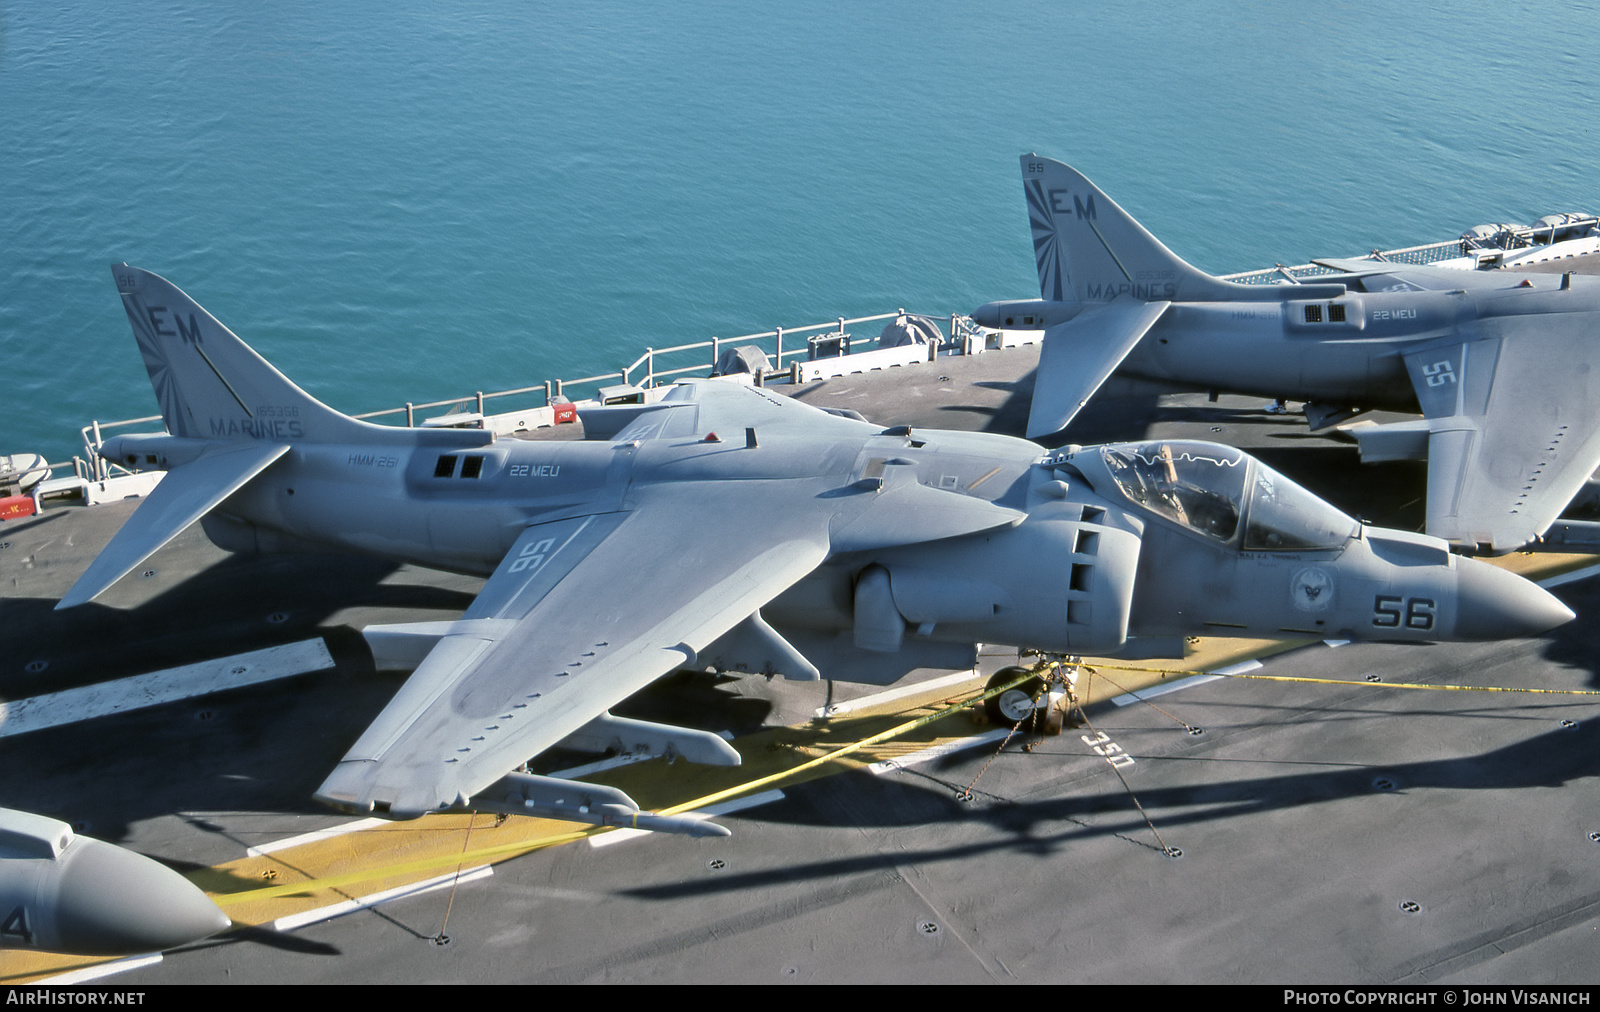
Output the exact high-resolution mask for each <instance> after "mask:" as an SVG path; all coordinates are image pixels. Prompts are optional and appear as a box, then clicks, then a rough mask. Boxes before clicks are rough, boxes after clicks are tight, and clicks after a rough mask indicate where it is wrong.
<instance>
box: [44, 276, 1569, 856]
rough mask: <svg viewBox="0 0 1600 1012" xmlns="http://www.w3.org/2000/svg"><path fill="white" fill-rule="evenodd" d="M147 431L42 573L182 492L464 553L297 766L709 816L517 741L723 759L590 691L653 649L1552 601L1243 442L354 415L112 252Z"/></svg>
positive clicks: (337, 802) (651, 411)
mask: <svg viewBox="0 0 1600 1012" xmlns="http://www.w3.org/2000/svg"><path fill="white" fill-rule="evenodd" d="M112 272H113V274H114V275H115V277H116V282H117V288H118V290H119V291H120V292H121V293H122V299H123V305H124V308H125V309H126V311H127V315H128V319H129V320H130V321H131V322H132V324H133V330H134V334H135V336H136V338H137V339H138V343H139V349H140V351H141V353H142V354H143V356H144V360H145V365H146V367H147V368H148V370H149V373H150V379H151V382H152V384H153V385H154V387H155V390H156V395H157V400H158V401H159V402H160V405H161V412H162V416H163V418H164V420H165V422H166V425H167V429H168V432H167V433H164V434H155V435H139V436H120V437H117V438H114V439H109V440H107V441H106V442H105V444H104V446H103V447H102V448H101V453H102V454H103V455H104V456H105V457H106V458H107V459H110V460H113V461H116V462H117V463H119V464H122V465H125V466H127V467H132V468H159V469H165V470H166V471H167V474H166V475H165V477H164V478H163V479H162V481H161V483H160V484H159V485H158V486H156V488H155V490H154V491H153V492H152V493H151V494H150V496H149V497H148V498H147V499H146V501H145V502H144V503H143V504H142V505H141V506H140V507H139V508H138V510H136V511H135V512H134V513H133V515H132V517H131V518H130V519H129V520H128V522H127V524H126V525H125V526H124V527H123V528H122V530H121V531H120V532H119V533H118V534H117V535H116V537H115V538H113V539H112V541H111V542H110V544H108V545H107V547H106V548H105V549H104V550H103V551H102V553H101V554H100V556H99V557H98V558H97V559H95V561H94V562H93V563H92V564H91V565H90V567H89V568H88V570H87V571H85V573H84V575H83V576H82V577H81V578H80V579H79V581H78V582H77V583H76V584H75V585H74V586H73V587H72V588H71V590H70V591H69V592H68V593H67V594H66V596H65V597H63V599H62V600H61V602H60V604H59V605H58V607H61V608H67V607H71V606H74V605H79V604H82V603H84V602H86V601H89V600H90V599H91V598H93V597H95V596H96V595H97V594H99V593H100V592H101V591H103V590H105V589H106V588H108V587H110V586H111V585H112V584H113V583H114V582H116V581H117V580H118V579H120V578H121V577H122V576H123V575H124V574H126V573H127V572H129V571H130V570H131V569H133V568H134V567H136V566H137V565H139V563H140V562H141V561H142V560H143V559H144V558H145V557H146V556H148V555H150V554H151V553H152V552H154V551H156V550H157V549H159V548H160V547H161V546H162V545H163V544H165V543H166V542H167V541H168V540H170V539H171V538H172V537H174V536H175V535H176V534H178V533H179V532H180V531H182V530H183V529H184V528H185V527H186V526H188V525H189V524H191V523H193V522H194V521H196V520H199V521H200V522H201V523H202V524H203V525H204V529H205V531H206V533H207V534H208V535H209V536H210V537H211V538H212V540H213V541H215V542H216V543H217V544H218V545H220V546H222V547H224V548H227V549H231V550H234V551H277V550H294V549H297V548H304V549H314V550H321V551H327V550H347V551H356V552H367V553H373V554H376V555H380V556H386V557H388V558H392V559H396V560H404V561H408V562H413V563H418V564H421V565H425V566H432V567H437V568H440V569H446V570H454V571H463V572H468V573H478V574H482V575H484V576H487V577H488V581H487V582H486V583H485V584H484V586H483V589H482V591H481V592H480V594H479V595H478V597H477V599H476V600H475V602H474V603H473V604H472V606H471V607H470V608H468V609H467V611H466V613H465V614H464V615H463V616H462V617H461V618H460V619H459V620H456V621H441V622H424V623H415V624H407V625H398V626H384V627H373V628H368V629H366V630H365V635H366V637H367V640H368V642H369V643H370V644H371V645H372V649H373V653H374V656H375V658H376V659H377V662H378V664H379V665H380V666H381V667H384V668H399V669H405V668H414V669H415V671H414V673H413V674H412V675H411V677H410V679H409V680H408V681H407V682H406V683H405V685H404V686H403V687H402V688H401V689H400V691H399V692H398V694H397V695H396V696H395V698H394V700H393V702H392V703H390V705H389V706H388V707H387V708H386V709H385V710H384V711H383V712H382V713H381V714H380V715H379V716H378V718H377V720H376V721H375V722H374V723H373V724H372V726H371V727H370V728H368V730H367V731H366V733H364V734H363V735H361V737H360V739H359V740H358V741H357V742H356V743H355V745H354V746H353V747H352V748H351V749H350V751H349V753H348V754H347V755H346V756H345V758H344V760H343V761H342V762H341V763H340V764H339V766H338V767H337V768H336V769H335V770H334V771H333V773H332V775H330V776H329V777H328V779H327V781H326V782H325V783H323V784H322V786H321V788H320V789H319V790H318V792H317V796H318V797H319V798H320V799H322V800H323V801H325V802H327V803H329V804H332V805H334V806H336V807H339V808H342V809H346V810H348V811H352V812H359V813H369V812H376V813H378V814H381V815H385V816H390V817H395V818H409V817H415V816H419V815H422V814H425V813H428V812H436V811H439V810H442V809H449V808H473V809H477V810H488V811H499V812H518V813H531V814H539V815H546V816H551V817H555V818H562V819H569V820H576V821H587V822H591V823H599V824H618V825H630V826H639V827H640V828H653V829H664V830H670V831H678V832H695V833H712V832H720V831H721V830H720V827H714V826H709V825H708V824H706V823H703V822H697V821H693V820H687V819H681V818H679V819H675V818H668V817H660V816H655V815H651V814H649V813H645V812H640V811H639V809H638V806H637V805H635V804H634V802H633V801H632V800H631V799H629V798H628V797H627V796H626V795H625V794H622V793H621V792H620V791H614V790H612V789H609V788H602V787H596V786H592V785H586V784H577V783H572V782H566V781H562V780H558V779H552V778H548V777H538V776H533V775H530V774H527V773H520V772H513V771H514V770H515V769H516V768H517V767H518V766H519V765H521V764H523V763H524V762H525V761H526V760H528V759H529V757H531V756H534V755H536V754H538V753H540V752H542V751H544V750H545V749H548V748H551V747H553V746H556V745H558V744H562V745H565V746H568V747H578V748H589V749H604V748H606V747H607V746H608V745H612V744H619V743H620V744H625V745H627V746H628V747H629V748H632V749H638V748H645V749H649V750H651V751H655V752H662V753H667V754H672V755H680V756H682V757H684V758H686V759H689V760H692V761H699V762H710V763H724V764H730V765H732V764H737V762H738V760H739V757H738V754H737V753H736V752H734V751H733V750H732V749H731V748H730V747H729V746H728V745H727V743H726V742H724V741H722V740H721V739H720V738H718V737H716V736H715V735H712V734H710V733H708V732H703V731H694V730H689V729H685V728H678V727H667V726H663V725H658V724H652V723H647V722H644V721H638V720H623V719H620V718H615V717H612V716H610V715H609V713H608V712H607V711H608V709H609V708H610V707H611V706H613V705H615V704H617V703H619V702H621V701H622V700H624V699H626V698H627V697H628V696H630V695H632V694H634V693H635V692H638V691H639V690H640V689H642V688H644V687H645V686H646V685H648V684H649V683H650V682H651V681H653V680H655V679H656V678H658V677H660V676H661V675H663V674H666V673H668V672H671V671H673V670H677V669H682V668H699V669H708V668H709V669H716V670H723V671H748V672H761V673H765V674H768V675H771V674H775V673H776V674H782V675H785V676H787V677H790V678H801V679H815V678H818V677H819V673H820V672H826V673H827V676H828V677H829V678H834V679H844V680H852V681H860V682H867V683H879V684H886V683H888V682H891V681H894V680H896V679H898V678H899V677H901V676H902V675H903V674H905V673H906V672H908V671H910V670H911V669H913V668H919V667H942V668H949V669H960V668H965V667H970V666H971V665H972V664H973V663H974V661H975V659H976V653H977V647H976V644H977V643H979V642H991V643H1007V644H1017V645H1022V646H1027V647H1033V648H1037V649H1040V650H1044V651H1051V652H1059V653H1063V654H1090V655H1104V654H1108V653H1111V652H1114V651H1118V650H1128V651H1132V652H1142V653H1143V655H1144V656H1154V655H1160V654H1162V653H1169V654H1170V652H1173V651H1178V652H1181V650H1182V637H1184V636H1186V635H1192V634H1201V633H1205V634H1213V635H1237V636H1263V637H1278V638H1283V637H1295V638H1300V637H1308V636H1310V637H1340V638H1346V639H1368V640H1370V639H1381V640H1412V641H1416V640H1439V639H1489V638H1500V637H1515V636H1528V635H1533V634H1536V633H1538V632H1541V631H1543V630H1545V629H1548V628H1550V627H1552V626H1554V625H1556V624H1558V623H1561V622H1564V621H1566V620H1568V619H1569V618H1571V617H1572V613H1571V612H1570V611H1568V610H1567V608H1566V607H1565V606H1563V605H1562V604H1561V603H1560V602H1558V601H1557V600H1556V599H1555V598H1553V597H1552V596H1550V595H1549V594H1547V593H1546V592H1545V591H1543V590H1541V589H1539V588H1538V587H1536V586H1534V585H1533V584H1531V583H1528V582H1526V581H1524V580H1522V579H1521V578H1519V577H1516V576H1513V575H1512V574H1510V573H1507V572H1505V571H1503V570H1500V569H1497V568H1495V567H1493V566H1490V565H1488V564H1487V563H1483V562H1477V561H1474V560H1470V559H1461V558H1457V557H1455V556H1453V555H1451V554H1450V552H1449V551H1448V549H1447V546H1446V545H1445V543H1444V542H1442V541H1440V540H1438V539H1436V538H1430V537H1426V536H1423V535H1418V534H1408V533H1402V532H1398V531H1388V530H1381V529H1376V528H1368V527H1363V526H1361V525H1359V524H1357V523H1356V521H1354V520H1352V519H1351V518H1350V517H1348V516H1346V515H1344V514H1343V513H1340V512H1339V511H1338V510H1337V509H1335V508H1333V507H1332V506H1330V505H1328V504H1327V503H1326V502H1324V501H1323V500H1321V499H1319V498H1317V497H1316V496H1314V495H1312V494H1311V493H1309V492H1307V491H1305V490H1304V489H1302V488H1300V487H1299V486H1297V485H1295V484H1294V483H1293V482H1291V481H1289V480H1287V479H1286V478H1284V477H1283V476H1282V475H1279V474H1276V473H1275V472H1273V471H1272V470H1271V469H1270V468H1267V467H1265V466H1264V465H1262V464H1261V463H1260V462H1259V461H1256V460H1254V459H1252V458H1251V457H1249V456H1247V455H1246V454H1244V453H1241V452H1239V451H1238V450H1234V449H1229V448H1227V447H1223V446H1216V445H1212V444H1207V443H1189V442H1169V443H1144V444H1122V445H1108V446H1104V447H1098V448H1089V449H1084V448H1080V447H1069V448H1067V449H1065V450H1062V451H1059V452H1054V453H1046V452H1044V451H1042V450H1041V449H1040V448H1039V447H1038V446H1036V445H1034V444H1033V443H1029V442H1026V441H1024V440H1020V439H1015V438H1011V437H1006V436H997V435H992V434H983V433H967V432H946V431H936V430H922V429H910V428H907V427H904V426H901V427H894V428H883V427H882V426H878V425H872V424H869V423H868V422H866V421H864V420H862V419H861V418H860V417H859V416H855V417H847V416H846V415H843V414H838V413H829V412H826V411H823V410H819V409H817V408H814V407H811V406H808V405H806V404H803V403H801V402H798V401H794V400H791V399H789V398H786V397H781V396H778V395H776V394H774V393H772V392H770V391H767V390H764V389H760V388H757V387H753V386H750V385H747V384H741V383H739V382H735V381H730V380H727V379H708V380H698V381H688V382H683V383H680V384H678V385H676V386H674V387H673V388H672V389H671V390H670V391H669V392H668V393H667V394H666V396H665V397H664V398H663V399H662V400H660V401H659V402H658V403H654V404H640V405H626V406H620V407H606V408H593V409H589V410H586V411H582V412H581V422H582V424H583V427H584V434H585V437H586V438H585V439H583V440H581V441H566V442H561V441H540V440H522V439H507V438H501V439H497V438H495V436H494V435H493V434H492V433H490V432H486V431H482V430H461V429H410V428H396V427H388V426H379V425H373V424H369V423H366V422H361V421H357V420H355V419H352V418H348V417H346V416H344V415H341V414H339V413H337V412H335V411H334V410H332V409H331V408H328V407H326V406H325V405H323V404H321V403H320V402H318V401H316V400H314V399H313V398H312V397H310V396H309V395H307V394H306V393H305V392H303V391H302V390H300V389H299V388H298V387H296V386H295V385H294V384H293V383H291V382H290V381H289V380H287V379H286V378H284V376H282V375H281V374H280V373H279V372H277V370H275V369H273V368H272V366H270V365H268V364H267V362H266V361H264V360H263V359H262V358H260V357H259V356H258V355H257V354H256V353H255V352H254V351H252V350H251V349H250V348H249V347H248V346H246V345H245V344H244V342H242V341H240V340H239V338H237V337H236V336H234V335H233V334H232V333H231V332H230V331H229V330H228V329H227V328H225V327H224V326H223V325H222V324H220V323H219V322H217V321H216V320H215V319H214V318H213V317H211V316H210V315H209V314H208V313H206V311H205V310H203V309H201V308H200V306H198V305H197V304H195V303H194V302H193V301H191V300H190V299H189V297H188V296H186V295H185V294H184V293H183V292H181V291H179V290H178V289H177V288H176V287H174V286H173V285H171V284H170V283H168V282H167V281H165V280H163V279H162V278H160V277H157V276H156V275H154V274H151V273H149V272H148V271H143V270H139V269H136V268H132V267H128V266H126V265H117V266H114V267H113V269H112Z"/></svg>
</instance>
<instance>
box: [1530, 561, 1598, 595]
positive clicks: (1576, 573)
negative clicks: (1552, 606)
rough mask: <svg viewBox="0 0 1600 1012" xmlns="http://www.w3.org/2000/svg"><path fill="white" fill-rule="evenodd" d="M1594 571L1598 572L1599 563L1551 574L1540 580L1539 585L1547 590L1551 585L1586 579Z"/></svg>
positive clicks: (1555, 585) (1594, 572)
mask: <svg viewBox="0 0 1600 1012" xmlns="http://www.w3.org/2000/svg"><path fill="white" fill-rule="evenodd" d="M1596 573H1600V564H1596V565H1593V566H1584V567H1583V568H1582V569H1574V570H1573V571H1572V572H1570V573H1562V574H1561V575H1560V576H1552V577H1550V579H1548V580H1540V581H1539V586H1541V587H1543V588H1544V589H1545V590H1549V589H1550V588H1551V587H1559V586H1561V585H1562V584H1563V583H1576V582H1577V581H1579V580H1587V579H1588V578H1589V577H1591V576H1593V575H1595V574H1596Z"/></svg>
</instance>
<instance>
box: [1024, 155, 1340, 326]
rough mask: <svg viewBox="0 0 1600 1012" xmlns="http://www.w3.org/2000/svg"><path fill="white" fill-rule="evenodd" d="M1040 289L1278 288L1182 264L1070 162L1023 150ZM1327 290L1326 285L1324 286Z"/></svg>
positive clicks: (1083, 294) (1226, 293)
mask: <svg viewBox="0 0 1600 1012" xmlns="http://www.w3.org/2000/svg"><path fill="white" fill-rule="evenodd" d="M1022 188H1023V192H1024V193H1025V194H1026V196H1027V198H1028V221H1029V223H1030V225H1031V226H1032V229H1033V252H1034V256H1035V257H1036V258H1037V260H1038V265H1039V294H1040V296H1041V297H1042V298H1044V299H1045V300H1047V301H1050V302H1082V303H1087V304H1090V305H1094V304H1103V303H1106V302H1110V301H1111V300H1113V299H1116V298H1120V297H1123V296H1127V297H1130V298H1134V299H1138V300H1140V301H1142V302H1209V301H1214V300H1224V299H1225V300H1234V301H1268V300H1278V299H1282V298H1284V297H1286V296H1285V295H1284V293H1283V292H1282V290H1276V291H1275V290H1274V289H1272V288H1270V287H1266V286H1261V285H1240V284H1235V283H1233V282H1230V281H1222V280H1220V279H1218V278H1214V277H1212V276H1211V275H1209V274H1207V273H1205V272H1204V271H1202V270H1200V269H1199V268H1197V267H1194V266H1192V265H1190V264H1189V263H1187V262H1185V261H1184V260H1183V259H1182V258H1181V257H1179V256H1178V255H1177V254H1176V253H1174V252H1172V251H1171V250H1169V249H1167V247H1166V246H1164V245H1162V243H1161V240H1159V239H1157V238H1156V237H1155V236H1153V235H1151V234H1150V233H1149V232H1147V231H1145V229H1144V226H1142V225H1140V224H1139V223H1138V222H1137V221H1134V220H1133V217H1132V216H1131V215H1129V214H1128V212H1126V211H1124V210H1123V209H1122V208H1121V207H1119V206H1117V203H1116V201H1114V200H1112V199H1111V198H1110V197H1108V196H1106V195H1105V193H1103V192H1102V191H1101V190H1100V188H1099V187H1097V186H1095V185H1094V184H1093V183H1091V182H1089V180H1088V179H1086V178H1085V177H1084V175H1083V174H1082V173H1081V172H1079V171H1078V170H1077V169H1074V168H1072V167H1071V166H1070V165H1064V164H1062V163H1061V162H1058V161H1055V160H1054V159H1050V158H1041V157H1040V156H1038V155H1023V156H1022ZM1323 287H1324V288H1326V287H1327V286H1323Z"/></svg>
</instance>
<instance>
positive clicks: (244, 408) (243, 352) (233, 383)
mask: <svg viewBox="0 0 1600 1012" xmlns="http://www.w3.org/2000/svg"><path fill="white" fill-rule="evenodd" d="M111 273H112V275H113V276H114V277H115V278H116V281H117V291H118V292H119V293H120V294H121V295H122V307H123V309H125V310H126V311H127V313H128V322H129V323H131V324H132V325H133V336H134V337H135V339H137V340H138V342H139V353H140V354H141V355H143V356H144V365H145V369H147V370H148V371H149V373H150V384H151V386H153V387H154V388H155V392H156V401H157V402H158V403H160V405H161V417H162V419H163V420H165V422H166V424H167V431H168V432H170V433H172V434H173V435H175V436H190V437H194V438H198V439H223V440H246V439H258V440H269V441H273V442H283V443H289V442H313V443H325V442H341V441H361V442H395V441H399V440H401V439H408V438H409V437H408V436H407V435H406V432H407V430H405V429H396V428H392V427H389V426H382V425H372V424H369V423H367V422H362V421H358V420H356V419H354V418H350V417H347V416H345V415H342V414H340V413H339V412H337V411H335V410H333V409H332V408H330V407H328V406H327V405H325V404H323V403H322V402H321V401H319V400H317V399H316V398H314V397H312V396H311V395H310V394H308V393H306V392H305V391H304V390H301V389H300V388H299V387H297V386H295V385H294V383H292V382H291V381H290V380H289V379H288V378H287V377H285V376H284V375H283V374H282V373H280V372H279V371H278V370H276V369H274V368H273V367H272V365H271V364H270V363H269V362H267V360H266V359H264V358H262V357H261V356H260V355H258V354H256V353H255V352H254V351H253V350H251V348H250V346H249V345H247V344H245V343H244V342H243V341H241V340H239V338H238V337H237V336H235V335H234V333H233V332H232V331H230V330H229V329H228V328H227V327H224V326H223V325H222V324H221V323H220V322H218V320H217V319H216V317H214V316H212V315H211V314H210V313H208V312H206V311H205V310H204V309H202V308H201V307H200V305H199V304H198V303H196V302H195V301H194V300H193V299H191V298H189V296H187V295H185V294H184V293H183V292H182V291H180V290H179V289H178V287H177V286H176V285H174V284H172V282H170V281H168V280H166V279H165V278H163V277H161V276H159V275H156V274H152V273H150V272H149V271H146V270H141V269H139V268H137V267H129V266H128V265H127V264H113V265H112V267H111Z"/></svg>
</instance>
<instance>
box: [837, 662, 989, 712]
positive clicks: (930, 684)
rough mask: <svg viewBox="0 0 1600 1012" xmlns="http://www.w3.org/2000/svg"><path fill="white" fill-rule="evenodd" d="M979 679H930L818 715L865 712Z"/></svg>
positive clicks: (965, 674)
mask: <svg viewBox="0 0 1600 1012" xmlns="http://www.w3.org/2000/svg"><path fill="white" fill-rule="evenodd" d="M978 677H979V676H978V675H976V674H974V673H973V672H971V671H958V672H956V673H955V674H953V675H945V676H943V677H942V678H930V679H928V680H927V681H926V682H917V683H916V684H914V685H907V686H904V687H902V688H898V689H890V690H889V691H887V692H877V693H873V694H872V695H870V696H862V697H861V698H860V699H851V700H847V701H846V702H843V703H835V704H834V705H833V706H828V707H822V708H821V709H819V710H817V711H816V713H817V716H819V717H835V716H838V715H839V714H841V713H849V712H851V711H852V710H864V709H866V708H867V707H869V706H877V705H878V704H879V703H888V702H892V701H894V700H896V699H904V698H905V697H906V696H915V695H918V694H920V693H924V692H930V691H932V690H934V689H946V688H949V687H950V686H952V685H962V684H964V683H966V682H970V681H973V680H974V679H976V678H978Z"/></svg>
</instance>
